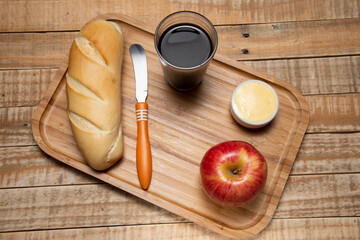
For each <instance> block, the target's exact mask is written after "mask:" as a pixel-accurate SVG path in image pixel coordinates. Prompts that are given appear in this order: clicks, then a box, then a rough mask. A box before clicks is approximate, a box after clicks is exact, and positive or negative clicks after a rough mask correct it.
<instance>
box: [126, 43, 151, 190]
mask: <svg viewBox="0 0 360 240" xmlns="http://www.w3.org/2000/svg"><path fill="white" fill-rule="evenodd" d="M130 56H131V60H132V63H133V67H134V73H135V88H136V100H137V103H136V105H135V109H136V121H137V143H136V168H137V174H138V178H139V182H140V185H141V187H142V188H143V189H144V190H147V189H148V188H149V186H150V181H151V175H152V157H151V148H150V141H149V133H148V104H147V103H146V99H147V91H148V77H147V63H146V54H145V50H144V48H143V47H142V46H141V45H139V44H133V45H131V46H130Z"/></svg>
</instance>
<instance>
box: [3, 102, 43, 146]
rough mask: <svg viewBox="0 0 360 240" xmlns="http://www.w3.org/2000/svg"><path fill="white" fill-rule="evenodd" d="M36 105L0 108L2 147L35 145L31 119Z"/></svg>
mask: <svg viewBox="0 0 360 240" xmlns="http://www.w3.org/2000/svg"><path fill="white" fill-rule="evenodd" d="M35 109H36V107H14V108H0V147H4V146H24V145H35V144H36V142H35V140H34V138H33V135H32V130H31V120H32V116H33V114H34V112H35Z"/></svg>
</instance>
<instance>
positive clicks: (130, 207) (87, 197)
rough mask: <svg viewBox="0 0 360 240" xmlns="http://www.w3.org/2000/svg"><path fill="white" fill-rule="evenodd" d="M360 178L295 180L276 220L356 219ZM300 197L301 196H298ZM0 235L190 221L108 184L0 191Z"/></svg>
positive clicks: (285, 195) (286, 190)
mask: <svg viewBox="0 0 360 240" xmlns="http://www.w3.org/2000/svg"><path fill="white" fill-rule="evenodd" d="M359 186H360V175H359V174H339V175H316V176H291V177H289V180H288V184H287V187H286V188H285V191H284V193H283V196H282V198H281V201H280V203H279V206H278V208H277V211H276V214H275V216H274V218H275V219H277V218H322V217H332V216H344V217H350V216H358V215H359V212H358V209H359V207H360V206H359V204H360V203H359V201H357V200H358V198H359V197H360V195H359V192H360V191H359V190H360V187H359ZM299 193H301V194H299ZM0 196H1V198H0V204H1V206H3V208H1V209H0V216H7V218H2V219H0V223H1V224H0V232H9V231H20V230H40V229H59V228H77V227H83V226H86V227H98V226H112V225H123V224H124V225H134V224H140V223H141V224H156V223H176V222H186V221H187V220H185V219H183V218H181V217H179V216H177V215H174V214H172V213H170V212H168V211H166V210H164V209H162V208H160V207H157V206H156V205H153V204H150V203H148V202H146V201H144V200H142V199H139V198H136V197H134V196H132V195H130V194H128V193H126V192H124V191H122V190H119V189H117V188H115V187H112V186H110V185H108V184H90V185H87V184H86V185H76V186H53V187H29V188H24V189H16V188H15V189H0Z"/></svg>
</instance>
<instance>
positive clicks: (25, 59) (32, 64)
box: [0, 32, 78, 69]
mask: <svg viewBox="0 0 360 240" xmlns="http://www.w3.org/2000/svg"><path fill="white" fill-rule="evenodd" d="M77 34H78V33H76V32H50V33H9V34H6V33H5V34H0V54H1V55H2V57H1V58H0V66H1V67H0V69H21V68H48V67H59V66H60V64H61V63H62V62H63V61H64V59H65V58H66V56H67V54H68V51H69V49H70V46H71V42H72V40H73V39H74V38H75V36H77Z"/></svg>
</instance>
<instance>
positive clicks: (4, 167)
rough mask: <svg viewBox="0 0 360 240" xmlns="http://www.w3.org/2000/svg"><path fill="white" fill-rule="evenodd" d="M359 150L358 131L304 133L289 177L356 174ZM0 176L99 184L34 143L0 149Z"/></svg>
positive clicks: (8, 183) (36, 183)
mask: <svg viewBox="0 0 360 240" xmlns="http://www.w3.org/2000/svg"><path fill="white" fill-rule="evenodd" d="M34 144H35V143H34ZM14 145H15V144H14ZM359 149H360V133H348V134H307V135H305V138H304V140H303V142H302V144H301V147H300V149H299V153H298V155H297V158H296V161H295V163H294V165H293V168H292V171H291V173H290V176H296V175H306V174H310V175H315V174H335V173H359V172H360V161H359V156H360V153H359ZM0 176H2V177H1V178H0V188H16V187H19V188H23V187H41V186H57V185H73V184H76V185H82V184H94V183H101V181H99V180H97V179H95V178H93V177H90V176H88V175H87V174H84V173H81V172H79V171H78V170H76V169H73V168H71V167H69V166H67V165H65V164H62V163H60V162H59V161H57V160H56V159H53V158H52V157H50V156H48V155H46V154H45V153H44V152H43V151H41V149H39V147H38V146H27V147H25V146H22V147H14V146H12V147H2V148H0ZM290 187H291V185H290Z"/></svg>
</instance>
